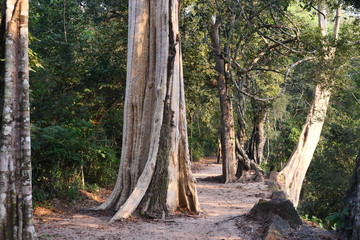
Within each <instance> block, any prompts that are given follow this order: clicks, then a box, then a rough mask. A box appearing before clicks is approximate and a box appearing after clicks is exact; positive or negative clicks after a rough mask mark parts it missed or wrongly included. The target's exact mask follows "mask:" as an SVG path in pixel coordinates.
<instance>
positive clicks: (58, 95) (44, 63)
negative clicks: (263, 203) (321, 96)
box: [30, 0, 360, 221]
mask: <svg viewBox="0 0 360 240" xmlns="http://www.w3.org/2000/svg"><path fill="white" fill-rule="evenodd" d="M127 2H128V1H125V0H116V1H115V0H92V1H80V0H78V1H77V0H51V1H48V0H33V1H31V11H30V36H31V38H30V41H31V43H30V49H31V51H30V54H31V68H32V71H31V75H30V77H31V114H32V129H31V130H32V159H33V182H34V198H35V200H36V201H37V202H46V201H48V200H50V199H52V198H54V197H58V198H66V199H69V200H74V199H76V198H77V197H78V196H79V195H78V190H79V189H81V188H86V189H88V190H91V191H96V190H97V189H98V188H99V187H107V188H111V187H112V185H113V184H114V183H115V179H116V176H117V172H118V167H119V161H120V155H121V141H122V119H123V102H124V98H125V79H126V59H127V57H126V52H127V25H128V22H127V21H128V19H127V11H128V8H127ZM225 2H226V1H225ZM245 2H246V4H245V5H246V6H247V7H248V8H249V9H246V11H254V12H255V11H257V9H259V8H261V7H263V6H260V5H261V4H257V3H256V2H252V1H245ZM273 2H274V4H276V6H279V9H281V12H285V13H286V16H287V17H289V18H291V23H292V24H294V25H296V26H297V27H298V28H299V32H300V35H299V36H300V39H301V41H299V42H298V43H296V44H295V43H294V45H293V46H291V47H296V49H297V50H298V52H299V53H298V54H287V53H286V52H285V51H283V50H281V51H282V52H281V51H280V50H279V53H278V54H279V55H278V56H276V55H275V56H270V57H268V58H266V59H265V60H262V62H260V67H259V68H267V69H268V70H269V69H276V70H274V71H259V72H258V73H257V74H253V75H252V76H251V79H254V81H253V82H251V84H250V83H248V88H247V90H250V91H251V92H252V94H253V95H257V96H259V97H261V98H271V97H274V96H276V95H277V92H278V91H279V86H282V85H281V84H285V83H283V82H281V81H284V80H283V77H281V75H279V74H278V72H280V71H285V70H286V69H287V67H285V66H288V65H289V64H291V63H293V62H295V61H297V60H298V59H301V58H303V55H302V53H301V52H311V51H314V50H316V51H321V47H319V46H320V45H321V44H320V42H321V36H319V35H318V34H316V32H317V31H316V26H317V25H316V21H317V19H316V13H314V10H313V9H311V8H309V6H308V5H307V3H306V1H304V2H302V3H299V2H289V1H273ZM219 7H220V8H221V9H231V8H226V6H225V7H224V6H217V4H216V2H214V1H202V0H192V1H191V0H187V1H183V6H182V14H181V16H182V18H181V21H180V23H181V30H182V34H181V43H182V53H183V64H184V80H185V84H186V86H185V88H186V89H185V91H186V97H187V119H188V134H189V143H190V151H191V157H192V160H193V161H196V160H197V159H199V158H201V157H203V156H207V155H216V154H217V149H218V143H219V128H220V107H219V97H218V90H217V86H216V80H215V79H216V77H217V73H216V71H215V70H214V66H215V60H214V55H213V49H212V45H211V40H210V36H209V30H208V22H209V21H210V20H211V16H212V15H214V14H216V15H221V16H222V19H223V21H224V28H223V30H222V31H223V36H224V39H223V41H224V42H225V43H226V44H225V45H226V46H230V47H229V48H231V47H232V48H235V47H236V46H237V45H236V41H234V38H236V37H237V36H239V37H244V38H245V39H244V40H243V41H241V44H239V45H241V46H240V47H241V48H242V49H243V52H244V53H245V55H246V54H247V55H248V56H250V55H251V54H254V52H256V51H257V49H258V48H259V47H260V46H261V42H262V41H263V39H261V37H259V36H256V37H255V36H253V35H252V33H251V25H249V23H248V19H247V20H246V21H245V20H244V21H241V20H239V21H237V22H236V23H235V25H234V22H231V21H227V20H226V19H227V17H228V16H229V14H230V13H229V12H228V11H226V10H224V11H222V12H218V11H219ZM279 11H280V10H279ZM281 14H282V13H279V15H281ZM346 14H347V16H346V17H345V22H344V27H343V29H342V31H341V34H340V35H341V36H340V40H339V42H338V43H337V58H336V62H334V63H333V65H334V66H332V67H331V68H330V67H328V66H326V65H325V64H324V65H321V63H318V62H313V61H309V62H305V63H303V64H299V65H298V66H296V68H294V70H293V71H292V72H291V76H290V77H289V78H288V79H287V82H286V91H285V92H284V94H283V95H282V96H280V97H278V98H274V99H273V100H271V101H266V102H260V101H257V100H256V99H254V98H251V97H248V96H245V95H242V96H238V95H239V93H237V92H236V90H235V89H236V88H235V86H233V85H234V83H233V82H230V83H229V85H230V89H233V90H232V94H233V95H232V96H233V97H232V100H233V101H234V102H235V103H237V102H240V103H239V104H237V105H236V104H235V106H241V107H242V108H243V109H245V111H238V110H237V109H236V107H235V109H234V110H235V111H234V112H235V113H236V114H235V122H236V124H235V126H236V128H237V129H238V131H240V130H239V129H240V127H239V126H240V125H241V126H245V128H244V127H242V128H241V129H242V130H243V129H245V135H246V136H248V137H247V145H246V148H247V150H249V149H250V144H249V142H251V141H250V139H251V137H252V135H253V132H254V128H253V125H254V121H256V119H257V117H258V113H259V112H261V111H262V110H263V109H266V114H265V115H266V117H265V121H264V123H265V125H264V132H265V136H266V143H265V146H264V152H263V158H264V161H263V162H262V163H261V167H262V168H263V169H264V170H266V171H270V170H277V171H279V170H281V168H282V167H283V166H284V165H285V164H286V162H287V159H288V158H289V157H290V155H291V152H292V150H293V149H294V147H295V145H296V143H297V141H298V137H299V135H300V132H301V129H302V125H303V124H304V122H305V119H306V115H307V111H308V107H309V105H310V102H311V99H312V91H313V86H314V84H316V75H317V74H319V71H332V72H331V73H332V75H333V79H332V82H331V84H332V85H331V88H332V90H333V95H332V98H331V100H330V101H331V103H330V108H329V111H328V114H327V117H326V121H325V126H324V128H323V131H322V135H321V140H320V143H319V145H318V147H317V150H316V153H315V155H314V159H313V161H312V163H311V166H310V169H309V171H308V173H307V176H306V181H305V185H304V187H303V191H302V197H301V199H302V200H301V202H300V206H299V209H300V211H301V213H302V214H303V215H308V216H310V217H309V218H311V216H315V218H319V219H325V218H326V217H327V216H330V215H332V214H333V213H341V212H343V209H341V201H342V197H343V195H344V193H345V191H346V189H347V187H348V186H349V180H350V178H351V175H352V172H353V169H354V165H355V162H354V161H355V157H356V154H357V151H358V146H359V145H360V139H359V137H358V136H359V135H360V108H359V104H360V72H359V58H358V57H359V56H358V52H359V31H358V30H359V19H356V18H357V17H358V14H356V13H354V9H352V8H348V11H347V12H346ZM289 21H290V20H289ZM232 24H233V25H232ZM234 26H235V27H234ZM249 26H250V27H249ZM234 29H235V30H234ZM240 30H242V32H237V31H240ZM245 30H247V31H248V32H245ZM230 33H232V34H233V35H231V36H230ZM234 36H235V37H234ZM231 41H233V42H231ZM295 45H296V46H295ZM224 51H226V49H225V50H224ZM249 79H250V77H249ZM239 113H245V115H244V116H241V117H239V116H240V115H239ZM243 131H244V130H243ZM319 221H320V220H319Z"/></svg>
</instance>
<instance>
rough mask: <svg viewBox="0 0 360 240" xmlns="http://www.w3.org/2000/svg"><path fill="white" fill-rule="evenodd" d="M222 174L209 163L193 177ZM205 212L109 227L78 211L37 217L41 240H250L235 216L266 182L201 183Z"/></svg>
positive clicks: (103, 219)
mask: <svg viewBox="0 0 360 240" xmlns="http://www.w3.org/2000/svg"><path fill="white" fill-rule="evenodd" d="M220 174H221V165H219V164H209V163H208V164H206V166H204V167H202V169H201V170H199V171H198V172H196V173H195V174H194V176H195V178H197V179H198V180H199V179H201V178H204V177H209V176H216V175H220ZM197 188H198V194H199V199H200V204H201V208H202V211H203V213H201V214H200V215H199V216H191V217H170V218H168V219H166V220H165V221H162V220H158V221H145V220H134V221H125V222H117V223H112V224H109V223H107V221H108V220H109V218H110V216H102V215H100V214H97V213H96V212H95V213H94V212H91V211H78V212H77V213H73V214H49V215H44V216H38V217H37V218H36V226H37V232H38V236H39V237H40V239H69V240H70V239H71V240H72V239H102V240H110V239H121V240H130V239H131V240H132V239H135V240H140V239H141V240H143V239H146V240H147V239H151V240H152V239H154V240H155V239H156V240H157V239H184V240H185V239H186V240H192V239H193V240H195V239H198V240H206V239H251V238H250V237H249V236H247V235H251V234H250V233H249V234H244V233H241V232H240V230H239V229H238V228H237V226H236V225H235V223H236V217H237V216H239V215H242V214H244V213H247V212H249V210H250V209H251V207H252V206H253V205H254V204H255V203H256V202H257V201H258V200H259V198H261V197H263V196H264V195H268V190H267V186H266V185H264V184H263V183H246V184H244V183H231V184H219V183H211V182H205V181H201V180H200V181H198V184H197Z"/></svg>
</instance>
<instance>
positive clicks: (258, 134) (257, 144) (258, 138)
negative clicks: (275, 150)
mask: <svg viewBox="0 0 360 240" xmlns="http://www.w3.org/2000/svg"><path fill="white" fill-rule="evenodd" d="M253 105H255V104H253ZM254 109H255V111H256V112H255V113H254V114H255V116H254V119H253V131H252V134H251V139H250V143H249V158H250V159H253V160H254V161H255V163H257V164H261V163H262V162H263V159H264V147H265V143H266V136H265V120H266V116H267V109H266V107H263V108H260V109H259V108H256V107H255V108H254Z"/></svg>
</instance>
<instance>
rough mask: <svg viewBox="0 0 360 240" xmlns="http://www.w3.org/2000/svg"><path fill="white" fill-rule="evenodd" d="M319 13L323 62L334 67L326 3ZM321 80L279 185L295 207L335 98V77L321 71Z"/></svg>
mask: <svg viewBox="0 0 360 240" xmlns="http://www.w3.org/2000/svg"><path fill="white" fill-rule="evenodd" d="M337 5H338V6H337V10H336V14H335V23H334V29H333V41H335V42H336V41H337V39H338V36H339V29H340V18H341V7H342V4H341V1H339V3H338V4H337ZM317 11H318V26H319V30H320V33H321V35H322V37H323V39H324V40H323V43H322V44H323V49H322V50H323V51H322V56H321V59H319V62H320V63H323V65H327V66H329V64H332V63H333V61H334V58H335V51H336V47H335V46H334V45H332V44H331V43H330V42H329V39H328V26H327V21H328V18H329V14H328V13H327V10H326V8H325V4H324V3H323V2H322V1H318V8H317ZM318 78H319V79H318V82H317V84H316V85H315V88H314V93H313V101H312V103H311V105H310V109H309V112H308V115H307V119H306V122H305V125H304V126H303V129H302V132H301V134H300V137H299V141H298V144H297V145H296V147H295V149H294V150H293V153H292V155H291V157H290V159H289V161H288V163H287V165H286V166H285V167H284V169H283V170H282V171H281V172H280V173H279V175H278V182H279V184H280V185H281V187H282V188H283V189H284V190H285V192H286V193H287V195H288V197H289V199H290V200H291V201H292V202H293V204H294V205H295V206H297V205H298V203H299V197H300V192H301V188H302V184H303V181H304V178H305V175H306V172H307V169H308V168H309V166H310V162H311V160H312V157H313V154H314V152H315V149H316V146H317V144H318V142H319V139H320V134H321V130H322V127H323V125H324V121H325V117H326V112H327V108H328V106H329V100H330V95H331V85H330V79H331V76H330V75H329V72H326V71H319V74H318Z"/></svg>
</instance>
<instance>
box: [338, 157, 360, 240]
mask: <svg viewBox="0 0 360 240" xmlns="http://www.w3.org/2000/svg"><path fill="white" fill-rule="evenodd" d="M344 208H347V209H349V215H348V216H346V218H345V228H344V229H342V235H343V237H344V239H353V240H357V239H360V152H359V154H358V156H357V158H356V167H355V171H354V175H353V177H352V181H351V185H350V188H349V190H348V191H347V193H346V195H345V198H344Z"/></svg>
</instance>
